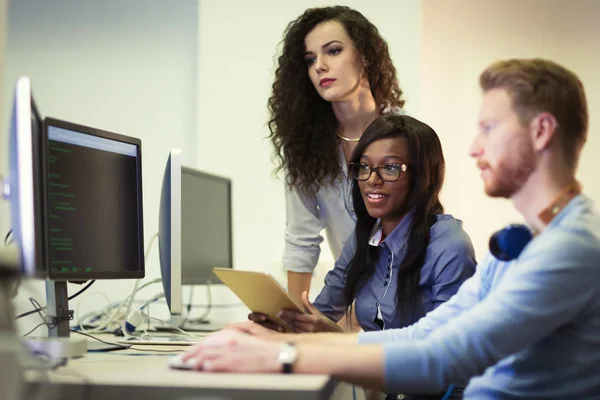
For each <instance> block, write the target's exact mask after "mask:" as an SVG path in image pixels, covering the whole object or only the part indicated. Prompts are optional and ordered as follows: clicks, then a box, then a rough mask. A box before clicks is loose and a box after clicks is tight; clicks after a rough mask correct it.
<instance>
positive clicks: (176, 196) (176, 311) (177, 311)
mask: <svg viewBox="0 0 600 400" xmlns="http://www.w3.org/2000/svg"><path fill="white" fill-rule="evenodd" d="M181 163H182V157H181V150H180V149H171V151H170V152H169V157H168V159H167V162H166V164H165V170H164V173H163V179H162V184H161V188H160V206H159V215H158V218H159V222H158V226H159V232H158V251H159V258H160V274H161V279H162V284H163V291H164V294H165V300H166V302H167V306H168V308H169V312H170V314H171V322H172V323H175V325H178V324H179V322H180V321H179V318H180V317H181V315H182V313H183V293H182V282H181V232H182V231H181ZM167 182H168V184H169V188H168V189H169V190H168V192H167V191H166V190H165V189H166V188H165V184H166V183H167ZM163 196H167V197H168V199H165V198H163ZM166 200H168V201H169V207H168V209H167V207H165V203H164V202H165V201H166ZM165 212H166V213H167V214H168V215H165V214H163V213H165ZM166 217H168V221H167V222H168V226H169V237H168V238H167V237H166V236H165V232H163V230H162V228H163V219H164V218H166ZM165 240H166V241H168V242H165ZM167 252H168V254H167ZM167 256H168V257H167ZM167 262H168V271H167V268H166V265H165V263H167ZM167 275H168V276H167ZM167 279H168V285H167V281H166V280H167ZM167 290H168V292H169V293H168V295H167Z"/></svg>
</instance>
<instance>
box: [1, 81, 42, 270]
mask: <svg viewBox="0 0 600 400" xmlns="http://www.w3.org/2000/svg"><path fill="white" fill-rule="evenodd" d="M33 117H35V119H36V121H37V122H38V124H39V126H38V129H39V132H38V136H36V137H35V136H34V135H33V131H32V126H31V123H32V119H33ZM10 125H11V126H10V133H9V135H10V137H9V141H10V143H9V148H10V149H11V150H10V151H11V154H9V170H10V172H9V177H8V182H9V195H8V198H9V201H10V207H11V218H12V221H11V223H12V225H13V234H14V237H15V241H16V243H17V244H18V246H19V254H20V257H19V258H20V263H21V271H20V273H21V274H22V275H23V276H27V277H32V278H46V277H47V271H48V270H47V265H46V262H45V258H44V244H43V242H44V238H43V233H44V232H45V225H44V213H43V210H44V208H43V207H44V202H45V199H44V196H43V193H44V191H43V185H44V182H43V177H44V173H43V168H44V157H43V153H44V151H43V148H42V146H43V139H42V136H43V132H44V126H43V119H42V117H41V115H40V113H39V111H38V108H37V106H36V104H35V101H34V99H33V93H32V90H31V81H30V79H29V78H28V77H20V78H19V79H18V80H17V82H16V85H15V93H14V99H13V110H12V115H11V123H10ZM36 151H38V152H39V154H36Z"/></svg>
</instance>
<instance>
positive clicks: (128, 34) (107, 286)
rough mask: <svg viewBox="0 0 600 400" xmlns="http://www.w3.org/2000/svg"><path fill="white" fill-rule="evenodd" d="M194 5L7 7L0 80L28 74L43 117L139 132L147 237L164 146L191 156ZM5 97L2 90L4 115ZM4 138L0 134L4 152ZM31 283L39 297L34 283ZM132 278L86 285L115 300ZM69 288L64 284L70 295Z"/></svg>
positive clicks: (154, 264) (23, 296)
mask: <svg viewBox="0 0 600 400" xmlns="http://www.w3.org/2000/svg"><path fill="white" fill-rule="evenodd" d="M197 7H198V5H197V2H196V1H195V0H180V1H178V2H176V3H173V4H171V3H165V2H163V1H160V0H128V1H126V2H123V1H119V0H106V1H94V2H92V1H88V2H81V1H78V0H55V1H52V2H40V1H35V0H18V1H13V2H11V4H10V7H9V29H8V46H7V74H6V79H5V80H4V81H3V83H4V85H5V86H4V87H6V88H11V90H12V87H13V85H14V82H15V80H16V78H17V77H18V76H20V75H28V76H29V77H31V80H32V88H33V93H34V96H35V99H36V102H37V104H38V107H39V109H40V112H41V113H42V115H43V116H52V117H55V118H59V119H66V120H68V121H73V122H77V123H80V124H83V125H89V126H93V127H97V128H100V129H105V130H109V131H113V132H118V133H121V134H125V135H129V136H134V137H138V138H140V139H142V150H143V152H142V155H143V156H142V161H143V195H144V198H143V200H144V225H145V226H144V234H145V238H146V243H148V239H149V238H150V237H151V235H152V234H153V233H154V232H156V231H157V230H158V206H159V198H160V186H161V181H162V175H163V169H164V165H165V161H166V158H167V155H168V151H169V149H170V148H175V147H178V148H184V149H185V153H184V162H186V163H187V164H191V165H193V164H194V163H195V158H196V154H195V149H196V136H195V130H196V127H195V123H196V119H195V115H196V77H197V65H196V62H197V59H196V52H197V19H196V18H197ZM3 15H4V14H3ZM10 97H11V93H10V92H9V91H6V92H2V99H3V101H4V102H5V103H4V104H5V107H3V111H4V112H5V113H6V109H7V108H8V105H9V103H10V101H11V99H10ZM5 115H6V114H5ZM5 145H6V140H4V138H3V140H2V149H3V150H4V149H5V147H4V146H5ZM1 154H2V157H3V158H4V155H5V154H6V152H5V151H2V153H1ZM0 217H1V218H2V219H5V218H7V217H8V216H7V214H5V213H3V214H2V216H0ZM157 247H158V246H156V247H155V248H154V251H153V252H152V254H151V256H150V261H149V263H148V264H147V265H146V273H147V277H148V278H157V277H160V272H159V264H158V251H157ZM33 286H34V287H35V288H36V292H37V293H36V295H35V297H36V298H37V299H38V300H39V301H40V302H42V303H44V302H45V299H44V291H43V289H42V285H41V283H40V282H35V283H34V285H33ZM132 286H133V281H98V282H96V284H95V286H94V287H93V288H92V289H90V292H104V293H105V294H106V295H107V296H108V297H109V299H110V300H112V301H114V300H120V299H122V298H124V297H125V296H126V295H127V294H128V293H129V291H130V290H131V287H132ZM78 288H79V286H73V287H70V293H73V292H74V290H77V289H78ZM161 290H162V288H161V287H160V285H156V286H155V287H153V288H149V289H148V291H147V292H144V293H145V295H146V297H150V296H151V295H154V294H155V293H157V292H160V291H161ZM30 295H31V294H30V293H28V292H27V290H23V289H22V290H21V293H20V295H19V299H18V301H17V307H18V309H17V311H23V310H26V309H29V308H31V306H30V305H29V302H28V301H27V298H28V296H30ZM142 296H144V294H142ZM82 298H84V304H83V306H82V307H84V309H88V310H89V309H94V308H97V307H100V306H103V305H104V304H105V303H106V301H105V300H103V299H102V298H101V297H99V296H90V295H89V294H87V295H86V296H85V297H83V296H82ZM76 305H77V301H75V304H72V306H76ZM165 308H166V307H165ZM35 318H37V317H35ZM36 333H39V334H41V333H43V330H42V329H40V330H39V331H38V332H36Z"/></svg>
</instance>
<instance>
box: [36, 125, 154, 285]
mask: <svg viewBox="0 0 600 400" xmlns="http://www.w3.org/2000/svg"><path fill="white" fill-rule="evenodd" d="M45 135H46V139H47V140H46V146H45V150H46V153H45V154H46V169H45V172H46V173H45V176H44V177H45V187H46V190H45V195H46V199H45V200H46V201H45V205H46V217H47V218H46V224H47V235H46V239H47V240H46V249H47V251H46V254H47V264H48V276H49V277H50V279H52V280H54V281H67V280H69V281H82V280H83V281H85V280H91V279H132V278H143V277H144V250H143V247H144V230H143V218H142V216H143V212H142V160H141V141H140V140H139V139H136V138H132V137H127V136H124V135H120V134H116V133H112V132H108V131H103V130H100V129H95V128H90V127H87V126H83V125H78V124H74V123H71V122H67V121H61V120H58V119H54V118H46V119H45Z"/></svg>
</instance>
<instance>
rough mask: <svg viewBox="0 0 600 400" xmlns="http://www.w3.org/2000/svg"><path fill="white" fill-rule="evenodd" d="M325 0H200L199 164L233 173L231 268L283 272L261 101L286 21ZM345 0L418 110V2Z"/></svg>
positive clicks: (275, 185) (278, 191) (277, 189)
mask: <svg viewBox="0 0 600 400" xmlns="http://www.w3.org/2000/svg"><path fill="white" fill-rule="evenodd" d="M331 4H332V3H330V2H324V1H309V0H298V1H294V2H287V1H278V0H258V1H252V2H242V1H239V0H204V1H202V2H201V3H200V8H199V18H198V20H199V33H198V45H199V50H198V68H199V76H198V139H197V140H198V143H197V154H198V159H197V165H198V167H200V168H202V169H206V170H213V171H214V172H217V173H221V174H225V175H227V176H229V177H231V178H232V179H233V187H234V197H235V198H234V203H233V204H234V214H235V225H234V238H235V242H234V243H235V250H234V252H235V264H236V267H237V268H242V269H257V270H265V271H269V272H272V273H274V274H275V275H276V276H278V277H282V276H283V274H282V272H281V254H282V251H283V232H284V228H285V207H284V195H283V183H282V182H281V181H280V180H278V179H275V178H273V177H272V175H271V173H272V171H273V167H274V165H273V164H272V163H271V155H272V146H271V144H270V141H269V140H268V139H265V138H266V137H267V136H268V134H269V131H268V128H267V126H266V123H267V120H268V113H267V107H266V104H267V99H268V97H269V95H270V91H271V84H272V83H273V76H274V67H275V62H274V60H275V56H276V53H277V49H278V43H279V42H280V41H281V39H282V35H283V31H284V29H285V27H286V26H287V24H288V23H289V22H290V21H292V20H293V19H295V18H297V17H298V16H299V15H300V14H301V13H302V12H304V10H305V9H306V8H309V7H316V6H324V5H331ZM344 4H345V5H348V6H350V7H352V8H355V9H357V10H358V11H360V12H361V13H363V14H364V15H365V16H366V17H367V18H368V19H369V20H370V21H371V22H373V23H374V24H375V25H376V26H377V27H378V28H379V30H380V32H381V33H382V35H383V37H384V38H385V39H386V40H387V41H388V44H389V46H390V50H391V55H392V58H393V60H394V61H395V65H396V68H397V69H398V76H399V78H400V82H401V86H402V88H403V90H404V91H405V92H406V99H407V109H408V110H409V112H411V113H416V112H418V105H419V101H418V97H419V94H420V91H419V87H418V80H417V79H416V77H417V76H418V71H419V60H420V36H421V23H420V20H421V18H420V8H421V6H420V2H419V1H417V0H404V1H402V2H400V1H397V2H390V1H386V0H374V1H369V2H366V1H360V0H355V1H346V2H344ZM322 249H323V251H322V253H321V254H322V255H321V262H320V267H319V268H318V269H317V277H316V278H315V279H314V280H313V282H315V283H317V285H318V284H321V282H322V276H323V274H324V273H325V272H326V271H327V270H328V269H330V268H331V267H332V266H333V262H334V260H333V258H332V256H331V253H330V252H329V249H328V246H327V245H326V244H325V243H324V244H323V245H322ZM316 293H317V292H316V290H313V291H312V294H316Z"/></svg>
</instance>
